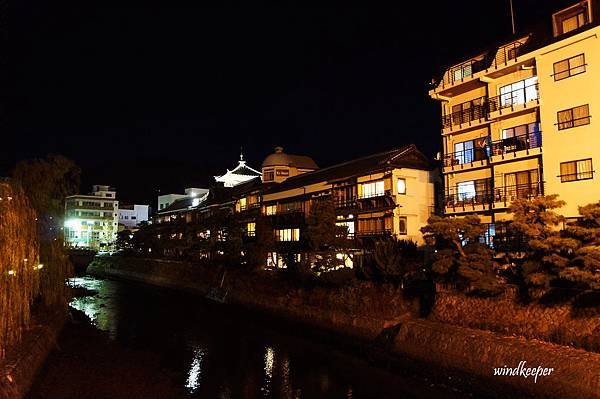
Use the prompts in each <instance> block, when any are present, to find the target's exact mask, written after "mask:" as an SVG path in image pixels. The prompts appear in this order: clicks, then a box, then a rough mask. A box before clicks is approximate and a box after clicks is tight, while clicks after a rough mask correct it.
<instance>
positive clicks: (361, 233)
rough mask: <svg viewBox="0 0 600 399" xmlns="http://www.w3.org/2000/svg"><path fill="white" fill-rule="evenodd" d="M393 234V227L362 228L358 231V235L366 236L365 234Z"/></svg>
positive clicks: (371, 235)
mask: <svg viewBox="0 0 600 399" xmlns="http://www.w3.org/2000/svg"><path fill="white" fill-rule="evenodd" d="M391 234H392V229H378V230H360V231H358V232H357V233H356V235H357V236H358V237H361V236H362V237H365V236H370V237H373V236H386V235H391Z"/></svg>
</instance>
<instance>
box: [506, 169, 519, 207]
mask: <svg viewBox="0 0 600 399" xmlns="http://www.w3.org/2000/svg"><path fill="white" fill-rule="evenodd" d="M516 186H517V175H516V173H507V174H505V175H504V199H505V200H506V199H508V200H509V201H512V200H514V199H515V198H516Z"/></svg>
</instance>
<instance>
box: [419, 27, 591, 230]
mask: <svg viewBox="0 0 600 399" xmlns="http://www.w3.org/2000/svg"><path fill="white" fill-rule="evenodd" d="M599 34H600V27H592V28H589V29H587V30H584V31H582V32H581V33H579V34H576V35H573V36H571V37H567V38H565V39H563V40H559V41H557V42H555V43H553V44H551V45H548V46H546V47H543V48H539V49H536V50H534V51H531V52H529V53H527V54H519V55H518V56H517V57H516V58H513V59H511V60H505V61H504V62H503V63H501V64H492V66H490V67H488V68H487V69H485V70H482V71H479V72H477V73H475V74H473V76H471V77H468V78H465V79H464V80H462V81H461V80H459V81H456V82H452V81H451V80H450V81H444V82H443V83H441V84H440V85H439V86H438V87H437V88H435V89H433V90H431V91H430V93H429V94H430V96H431V97H432V98H434V99H437V100H441V108H442V114H443V115H444V116H443V127H442V141H443V151H444V167H443V174H444V184H445V185H446V190H445V191H446V197H445V200H446V201H448V200H449V199H450V200H452V202H453V203H452V206H446V207H445V208H444V209H445V213H446V214H447V215H461V214H466V213H473V212H475V213H478V214H479V215H480V216H481V217H483V218H485V219H486V220H489V221H491V222H494V221H503V220H507V219H510V215H507V213H506V208H507V207H508V206H509V205H510V202H511V201H512V199H513V198H517V197H519V196H520V197H526V198H527V197H528V198H531V197H534V196H536V195H541V194H559V196H560V198H561V199H563V200H565V201H566V202H567V205H566V206H565V207H564V208H562V209H561V210H560V212H561V213H562V214H563V215H564V216H567V217H575V216H577V215H578V211H577V208H578V206H581V205H585V204H588V203H592V202H596V201H598V200H600V184H598V180H597V179H598V178H597V175H596V173H595V172H592V178H587V179H585V180H578V181H570V182H564V183H561V178H560V176H559V175H560V173H561V172H560V164H561V162H567V161H577V160H582V159H588V158H591V159H592V170H594V169H595V168H596V167H598V166H597V165H600V158H599V157H598V155H597V153H598V151H597V149H598V148H599V147H600V136H599V135H598V134H597V130H598V129H595V126H594V124H595V123H594V118H593V115H594V112H596V111H598V110H599V109H600V91H599V90H597V88H596V86H598V82H599V81H600V67H599V65H600V36H599ZM525 40H526V38H523V39H522V40H521V42H522V43H524V41H525ZM502 51H503V50H502V48H501V49H500V50H499V51H498V53H497V55H496V59H499V57H500V56H501V52H502ZM579 54H584V55H585V63H586V71H585V72H584V73H580V74H578V75H575V76H571V77H568V78H565V79H562V80H559V81H554V69H553V65H554V63H556V62H558V61H563V60H565V59H568V58H571V57H574V56H577V55H579ZM500 58H502V57H500ZM534 76H537V84H538V91H537V93H538V95H537V99H536V98H533V99H532V101H528V102H526V103H524V104H519V105H514V106H509V107H506V108H501V107H498V104H501V103H500V102H499V101H500V100H499V98H498V96H499V95H500V88H501V87H502V86H505V85H507V84H511V83H514V82H518V81H521V80H524V79H527V78H531V77H534ZM446 77H448V73H447V75H446ZM486 95H487V99H488V103H487V104H488V105H487V106H486V107H487V108H484V110H483V111H482V112H480V113H479V114H477V115H476V116H477V117H474V116H472V115H471V114H469V115H467V116H468V118H465V120H463V118H462V114H461V115H458V116H457V115H452V110H453V108H452V107H453V106H454V105H457V104H462V103H464V102H466V101H470V100H473V99H477V98H479V97H481V96H486ZM494 104H495V106H494ZM585 104H588V105H589V115H590V116H591V118H590V121H591V122H590V124H587V125H584V126H578V127H573V128H569V129H563V130H560V131H559V130H558V126H557V122H558V121H557V112H558V111H562V110H566V109H570V108H573V107H576V106H579V105H585ZM473 114H475V113H473ZM457 120H458V121H460V123H457V122H456V121H457ZM534 122H538V124H539V128H538V129H537V130H535V138H534V137H533V136H532V135H531V134H526V135H525V137H526V141H525V140H524V139H523V136H521V139H520V141H518V145H521V144H524V143H525V148H521V147H519V146H517V145H515V147H514V148H513V149H510V150H506V148H508V147H509V146H508V145H506V144H505V143H506V140H507V139H506V138H505V137H503V130H504V129H508V128H512V127H517V126H521V125H525V124H531V123H534ZM596 123H597V122H596ZM486 136H487V142H486V144H487V146H489V149H488V150H487V151H488V155H487V156H486V157H485V158H486V159H484V160H478V161H473V162H468V163H464V164H459V162H458V161H457V160H455V157H456V154H454V151H455V148H454V144H455V143H460V142H465V141H469V140H474V139H477V138H481V139H483V138H485V137H486ZM542 144H543V146H542ZM515 148H516V149H515ZM532 169H537V171H538V174H537V175H538V179H539V181H538V182H533V181H532V182H531V183H529V184H519V185H517V186H512V188H511V187H506V184H507V183H506V179H505V175H506V174H509V173H515V172H520V171H527V170H532ZM585 176H586V177H590V176H589V174H586V175H585ZM488 178H489V179H490V191H491V192H490V193H489V195H490V197H492V199H491V200H490V201H489V202H490V203H491V204H486V203H478V204H469V206H466V207H465V206H462V205H461V206H459V207H456V202H457V201H456V200H457V198H456V195H454V196H453V195H452V194H453V193H456V187H457V183H459V182H466V181H470V180H478V179H488ZM524 186H525V187H524ZM515 193H518V195H515ZM483 197H484V196H481V198H483ZM485 198H486V201H482V202H488V201H487V196H485ZM459 202H460V201H459ZM492 202H493V203H492Z"/></svg>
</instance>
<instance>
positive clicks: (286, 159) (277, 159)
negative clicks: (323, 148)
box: [262, 147, 319, 170]
mask: <svg viewBox="0 0 600 399" xmlns="http://www.w3.org/2000/svg"><path fill="white" fill-rule="evenodd" d="M269 166H293V167H296V168H300V169H313V170H314V169H318V168H319V167H318V166H317V164H316V163H315V161H313V159H312V158H310V157H307V156H304V155H290V154H286V153H285V152H283V148H282V147H275V152H274V153H273V154H271V155H269V156H267V157H266V158H265V160H264V161H263V163H262V167H263V168H265V167H269Z"/></svg>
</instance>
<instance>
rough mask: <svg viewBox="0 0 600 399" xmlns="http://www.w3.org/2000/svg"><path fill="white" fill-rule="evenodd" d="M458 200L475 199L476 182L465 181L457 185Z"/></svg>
mask: <svg viewBox="0 0 600 399" xmlns="http://www.w3.org/2000/svg"><path fill="white" fill-rule="evenodd" d="M457 191H458V200H459V201H464V200H467V199H471V198H475V181H473V180H471V181H463V182H461V183H458V184H457Z"/></svg>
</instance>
